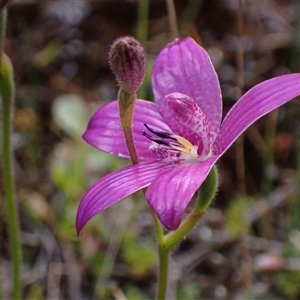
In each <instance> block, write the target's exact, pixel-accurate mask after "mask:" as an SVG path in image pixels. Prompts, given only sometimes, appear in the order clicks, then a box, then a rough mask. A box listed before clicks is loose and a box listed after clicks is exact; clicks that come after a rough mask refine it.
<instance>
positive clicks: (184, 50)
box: [76, 38, 300, 233]
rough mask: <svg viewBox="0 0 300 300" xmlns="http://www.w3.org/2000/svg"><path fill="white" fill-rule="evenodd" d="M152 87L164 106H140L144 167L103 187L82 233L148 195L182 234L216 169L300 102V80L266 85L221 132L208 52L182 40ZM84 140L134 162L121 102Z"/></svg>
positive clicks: (92, 193)
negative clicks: (124, 202)
mask: <svg viewBox="0 0 300 300" xmlns="http://www.w3.org/2000/svg"><path fill="white" fill-rule="evenodd" d="M152 86H153V92H154V96H155V101H156V103H151V102H148V101H145V100H137V102H136V107H135V112H134V122H133V128H132V131H133V137H134V143H135V147H136V150H137V154H138V157H139V161H140V162H139V163H138V164H136V165H132V166H128V167H125V168H123V169H121V170H118V171H116V172H113V173H110V174H108V175H106V176H104V177H103V178H101V179H100V180H99V181H97V182H96V183H95V184H94V185H93V186H92V187H91V188H90V190H89V191H88V192H87V193H86V195H85V196H84V198H83V199H82V201H81V203H80V205H79V209H78V213H77V218H76V228H77V232H78V233H80V232H81V230H82V228H83V226H84V225H85V224H86V223H87V222H88V221H89V220H90V219H91V218H92V217H94V216H95V215H96V214H98V213H99V212H101V211H103V210H104V209H106V208H108V207H110V206H112V205H113V204H115V203H116V202H118V201H119V200H121V199H123V198H125V197H127V196H128V195H130V194H132V193H134V192H136V191H138V190H141V189H143V188H145V187H148V189H147V191H146V194H145V196H146V199H147V201H148V203H149V204H150V206H151V207H152V209H153V210H154V211H155V213H156V214H157V216H158V217H159V219H160V221H161V222H162V224H163V225H164V226H165V227H166V228H168V229H170V230H175V229H176V228H178V226H179V225H180V223H181V220H182V218H183V215H184V212H185V209H186V208H187V206H188V204H189V202H190V201H191V199H192V197H193V195H194V194H195V192H196V191H197V190H198V189H199V187H200V186H201V184H202V183H203V181H204V180H205V178H206V177H207V175H208V173H209V172H210V170H211V168H212V167H213V165H214V164H215V162H216V161H217V160H218V159H219V158H220V157H221V156H222V154H223V153H224V152H225V151H226V150H227V149H228V148H229V147H230V146H231V145H232V143H233V142H234V141H235V140H236V139H237V138H238V137H239V136H240V135H241V134H242V133H243V132H244V131H245V130H246V129H247V128H248V127H249V126H250V125H251V124H252V123H253V122H255V121H256V120H257V119H259V118H260V117H262V116H264V115H265V114H267V113H269V112H270V111H272V110H274V109H276V108H277V107H279V106H281V105H283V104H284V103H286V102H287V101H290V100H291V99H293V98H294V97H296V96H298V95H300V74H289V75H283V76H279V77H276V78H273V79H270V80H267V81H264V82H262V83H260V84H258V85H256V86H255V87H253V88H252V89H250V90H249V91H248V92H247V93H246V94H245V95H243V96H242V97H241V98H240V99H239V100H238V101H237V102H236V104H235V105H234V106H233V107H232V109H231V110H230V111H229V113H228V114H227V116H226V117H225V119H224V120H223V122H222V124H221V118H222V97H221V90H220V85H219V81H218V77H217V74H216V72H215V70H214V68H213V66H212V63H211V60H210V58H209V56H208V54H207V53H206V51H205V50H204V49H203V48H202V47H200V46H199V45H198V44H197V43H196V42H195V41H194V40H193V39H191V38H185V39H177V40H175V41H174V42H172V43H170V44H169V45H167V46H166V47H165V48H164V49H163V50H162V51H161V52H160V53H159V55H158V57H157V59H156V62H155V65H154V69H153V73H152ZM83 138H84V139H85V140H86V141H87V142H88V143H89V144H91V145H92V146H94V147H96V148H98V149H100V150H102V151H105V152H108V153H111V154H113V155H116V156H120V157H129V153H128V150H127V147H126V143H125V138H124V134H123V131H122V129H121V125H120V117H119V109H118V102H117V101H113V102H111V103H109V104H107V105H104V106H103V107H101V108H100V109H99V110H98V111H97V112H96V113H95V114H94V116H93V117H92V118H91V120H90V122H89V125H88V129H87V130H86V132H85V133H84V135H83Z"/></svg>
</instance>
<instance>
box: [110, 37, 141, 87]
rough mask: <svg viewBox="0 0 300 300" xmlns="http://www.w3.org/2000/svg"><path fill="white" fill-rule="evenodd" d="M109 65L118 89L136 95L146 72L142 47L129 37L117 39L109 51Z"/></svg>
mask: <svg viewBox="0 0 300 300" xmlns="http://www.w3.org/2000/svg"><path fill="white" fill-rule="evenodd" d="M109 64H110V67H111V70H112V72H113V73H114V74H115V76H116V79H117V81H118V84H119V85H120V87H121V88H122V89H124V90H125V91H127V92H128V93H136V92H137V90H138V89H139V88H140V86H141V84H142V82H143V79H144V76H145V71H146V53H145V49H144V48H143V46H142V45H141V44H140V43H139V42H138V41H137V40H136V39H135V38H133V37H131V36H124V37H120V38H118V39H117V40H115V41H114V43H113V44H112V46H111V49H110V51H109Z"/></svg>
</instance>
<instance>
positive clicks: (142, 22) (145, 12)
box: [136, 0, 150, 99]
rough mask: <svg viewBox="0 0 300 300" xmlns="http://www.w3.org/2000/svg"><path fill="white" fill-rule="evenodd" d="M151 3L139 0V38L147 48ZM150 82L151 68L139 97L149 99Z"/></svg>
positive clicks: (146, 0)
mask: <svg viewBox="0 0 300 300" xmlns="http://www.w3.org/2000/svg"><path fill="white" fill-rule="evenodd" d="M149 5H150V0H139V2H138V20H137V33H136V35H137V39H138V40H139V41H140V43H141V44H142V45H143V47H144V48H145V49H147V47H146V46H147V45H146V44H147V39H148V31H149V28H148V27H149V21H148V19H149ZM149 82H150V70H149V68H147V69H146V74H145V79H144V82H143V84H142V86H141V87H140V89H139V95H138V96H139V98H140V99H147V90H148V86H149Z"/></svg>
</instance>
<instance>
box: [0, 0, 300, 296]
mask: <svg viewBox="0 0 300 300" xmlns="http://www.w3.org/2000/svg"><path fill="white" fill-rule="evenodd" d="M149 3H150V4H149V7H147V1H135V0H127V1H126V0H123V1H121V0H120V1H113V0H111V1H102V0H98V1H84V0H76V1H75V0H74V1H73V0H68V1H67V0H64V1H60V0H57V1H22V0H19V1H14V2H13V3H11V4H10V5H9V7H8V24H7V38H6V44H5V51H6V53H7V54H8V55H9V56H10V58H11V59H12V62H13V65H14V69H15V81H16V98H15V119H14V126H15V128H14V132H13V136H12V142H13V147H14V167H15V173H16V186H17V189H16V192H17V198H18V203H19V214H20V223H21V230H22V232H21V237H22V248H23V257H24V260H23V266H22V284H23V294H24V299H74V300H76V299H118V300H120V299H128V300H136V299H152V298H154V295H155V290H156V268H157V258H156V238H155V231H154V224H153V222H152V218H151V215H150V213H149V211H148V208H147V204H146V203H145V201H144V199H143V197H142V194H141V193H138V194H136V195H133V196H131V197H130V198H128V199H126V201H121V202H120V203H119V204H117V205H115V206H114V207H111V208H110V209H108V210H106V211H105V212H103V213H101V214H100V215H98V216H97V217H95V218H94V219H93V220H92V222H90V223H89V224H88V225H87V226H86V227H85V230H84V232H83V234H82V236H80V237H79V238H78V237H77V236H76V231H75V225H74V222H75V221H74V220H75V215H76V210H77V207H78V204H79V202H80V200H81V198H82V196H83V195H84V193H85V191H87V189H88V188H89V187H90V186H91V185H92V184H93V183H94V182H95V181H96V180H97V179H98V178H100V177H101V176H103V175H104V174H106V173H108V172H111V171H113V170H116V169H119V168H121V167H122V166H124V165H126V164H128V163H129V162H128V161H126V160H122V159H119V158H115V157H112V156H110V155H108V154H105V153H102V152H100V151H97V150H96V149H93V148H92V147H91V146H89V145H87V144H85V142H84V141H83V140H82V139H81V135H82V133H83V132H84V130H85V128H86V126H87V123H88V120H89V117H90V116H91V115H92V113H93V112H94V111H95V110H96V109H97V108H99V107H100V106H101V105H103V104H105V103H107V102H108V101H111V100H114V99H116V93H117V86H116V83H115V80H114V77H113V75H112V74H111V72H110V70H109V67H108V63H107V53H108V50H109V46H110V44H111V43H112V42H113V41H114V39H115V38H117V37H119V36H122V35H128V34H130V35H133V36H137V35H138V36H139V37H140V38H141V39H142V42H143V43H144V46H145V48H146V50H147V53H148V69H149V70H148V71H149V72H148V76H147V78H146V81H145V83H144V84H143V88H142V90H141V91H140V97H141V98H145V99H148V100H153V95H152V92H151V86H150V81H149V80H150V74H151V69H152V65H153V61H154V60H155V57H156V55H157V53H158V52H159V51H160V49H162V48H163V47H164V46H165V45H166V44H167V43H168V42H170V41H171V35H170V30H169V20H168V11H167V8H166V3H165V1H163V0H157V1H155V0H152V1H149ZM242 3H243V5H242V11H241V10H240V9H239V5H238V1H224V0H214V1H210V0H203V1H200V0H199V1H195V0H194V1H193V0H190V1H188V0H177V1H175V7H176V13H177V18H178V24H179V28H180V34H181V35H182V36H186V35H190V36H192V37H193V38H194V39H195V40H196V41H197V42H199V43H200V44H201V45H202V46H203V47H204V48H205V49H206V50H207V51H208V53H209V54H210V56H211V59H212V61H213V64H214V66H215V68H216V71H217V73H218V75H219V78H220V82H221V88H222V92H223V97H224V98H223V100H224V115H225V114H226V112H227V111H228V110H229V109H230V107H231V106H232V105H233V104H234V103H235V101H236V100H237V99H238V97H239V95H240V94H241V92H243V91H241V86H239V85H238V78H240V77H241V70H239V67H238V59H239V57H240V58H241V55H242V56H243V60H244V62H243V78H244V87H243V90H244V92H245V91H247V90H248V89H249V88H251V87H252V86H254V85H255V84H257V83H259V82H261V81H263V80H266V79H269V78H271V77H274V76H278V75H282V74H286V73H290V72H300V4H299V2H298V1H292V0H290V1H288V0H286V1H279V0H269V1H259V0H255V1H242ZM147 15H148V17H147ZM239 17H240V18H241V19H242V21H243V25H242V27H239V26H238V19H239ZM239 43H240V45H241V46H242V47H241V48H240V50H239ZM241 49H242V51H241ZM174 63H176V62H174ZM299 120H300V102H299V101H298V100H293V101H292V102H290V103H289V104H287V105H285V106H284V107H283V108H281V109H280V110H278V111H275V112H273V113H271V114H269V115H268V116H266V117H264V118H263V119H261V120H260V121H259V122H257V123H256V124H255V125H254V126H252V127H251V128H250V129H248V130H247V131H246V133H245V134H244V138H243V140H242V141H241V140H240V142H239V143H237V144H235V145H234V146H232V147H231V149H230V150H229V151H227V153H226V154H225V155H224V156H223V157H222V159H221V160H220V161H219V163H218V169H219V172H220V176H221V185H220V188H219V192H218V195H217V197H216V199H215V201H214V203H213V205H212V207H211V208H210V209H209V211H208V213H207V214H206V216H205V217H204V218H203V219H202V221H201V222H200V224H199V225H198V226H197V227H196V228H195V229H194V231H193V232H192V233H191V234H190V235H189V236H187V237H186V238H185V239H184V241H183V242H182V243H181V244H180V245H179V246H178V247H177V248H176V249H175V250H174V251H173V253H172V259H171V260H172V261H171V266H170V291H169V299H178V300H186V299H200V298H201V299H300V284H299V282H300V231H299V220H300V217H299V216H300V199H299V198H300V197H299V195H300V191H299V186H300V121H299ZM0 183H1V177H0ZM1 194H2V195H3V193H2V191H1ZM10 267H11V262H10V250H9V246H8V232H7V223H6V216H5V208H4V204H3V201H1V202H0V282H1V293H2V295H3V298H4V299H7V297H8V296H7V295H9V294H10V292H11V279H10V278H11V273H10V272H11V269H10Z"/></svg>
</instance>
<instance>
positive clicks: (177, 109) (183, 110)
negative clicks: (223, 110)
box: [166, 93, 211, 155]
mask: <svg viewBox="0 0 300 300" xmlns="http://www.w3.org/2000/svg"><path fill="white" fill-rule="evenodd" d="M166 99H167V102H168V105H169V108H170V110H171V113H172V115H173V117H174V118H175V119H176V120H177V121H178V122H179V123H180V124H181V125H182V126H183V128H182V131H183V132H182V133H181V132H179V133H178V134H180V135H181V136H183V137H184V138H186V139H187V140H189V141H190V142H191V143H192V144H193V145H197V146H198V154H199V155H207V154H208V153H209V152H210V148H211V136H210V128H209V124H208V121H207V119H206V116H205V115H204V113H203V112H202V110H201V109H200V107H199V106H198V105H197V103H196V102H195V101H194V100H193V99H192V98H190V97H189V96H186V95H184V94H181V93H172V94H169V95H167V96H166Z"/></svg>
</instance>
